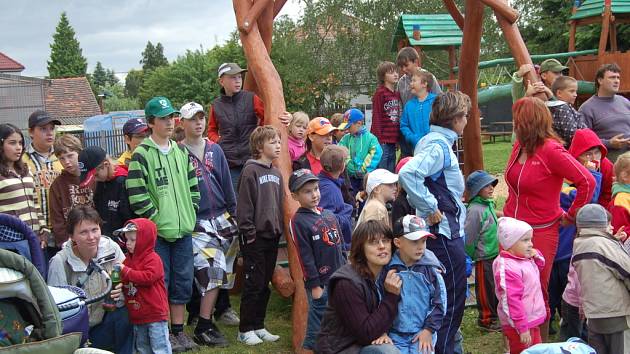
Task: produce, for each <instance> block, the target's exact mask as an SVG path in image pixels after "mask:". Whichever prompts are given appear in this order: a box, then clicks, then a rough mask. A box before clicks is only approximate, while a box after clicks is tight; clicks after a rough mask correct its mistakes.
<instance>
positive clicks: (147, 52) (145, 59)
mask: <svg viewBox="0 0 630 354" xmlns="http://www.w3.org/2000/svg"><path fill="white" fill-rule="evenodd" d="M140 64H142V70H144V71H149V70H153V69H155V68H159V67H160V66H165V65H168V60H167V59H166V57H165V56H164V47H163V46H162V43H159V42H158V44H157V45H155V46H153V43H151V41H148V42H147V46H146V47H145V48H144V51H143V52H142V59H140Z"/></svg>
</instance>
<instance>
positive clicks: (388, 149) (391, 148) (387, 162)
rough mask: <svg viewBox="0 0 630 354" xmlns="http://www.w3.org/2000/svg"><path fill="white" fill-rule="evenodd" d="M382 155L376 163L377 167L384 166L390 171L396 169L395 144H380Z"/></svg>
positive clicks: (392, 171)
mask: <svg viewBox="0 0 630 354" xmlns="http://www.w3.org/2000/svg"><path fill="white" fill-rule="evenodd" d="M381 148H382V149H383V156H381V161H380V162H379V164H378V168H384V169H386V170H388V171H389V172H391V173H394V171H395V170H396V144H381Z"/></svg>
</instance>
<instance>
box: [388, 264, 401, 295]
mask: <svg viewBox="0 0 630 354" xmlns="http://www.w3.org/2000/svg"><path fill="white" fill-rule="evenodd" d="M384 286H385V291H387V292H388V293H392V294H394V295H400V288H401V287H402V279H400V277H399V276H398V274H396V269H390V270H389V272H387V276H385V284H384Z"/></svg>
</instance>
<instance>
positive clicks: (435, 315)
mask: <svg viewBox="0 0 630 354" xmlns="http://www.w3.org/2000/svg"><path fill="white" fill-rule="evenodd" d="M431 271H432V272H433V288H434V289H433V293H432V294H431V301H430V303H431V307H432V309H431V312H429V313H428V314H427V318H426V319H425V320H424V326H423V328H422V329H430V330H431V333H436V332H437V331H438V330H439V329H440V327H441V326H442V318H443V317H444V299H442V289H443V288H444V289H445V288H446V287H445V286H444V279H443V278H442V275H440V274H439V273H438V272H437V271H436V270H435V269H431ZM440 282H441V283H442V284H440Z"/></svg>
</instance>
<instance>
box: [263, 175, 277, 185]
mask: <svg viewBox="0 0 630 354" xmlns="http://www.w3.org/2000/svg"><path fill="white" fill-rule="evenodd" d="M265 183H275V184H277V185H280V177H278V176H276V175H264V176H260V177H258V184H259V185H263V184H265Z"/></svg>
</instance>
